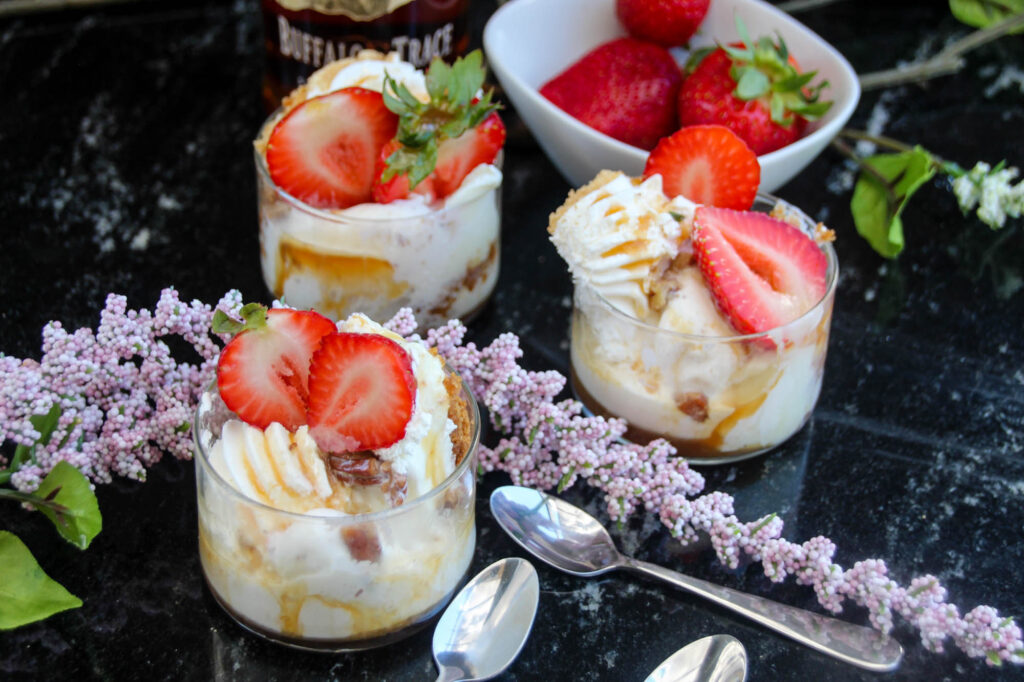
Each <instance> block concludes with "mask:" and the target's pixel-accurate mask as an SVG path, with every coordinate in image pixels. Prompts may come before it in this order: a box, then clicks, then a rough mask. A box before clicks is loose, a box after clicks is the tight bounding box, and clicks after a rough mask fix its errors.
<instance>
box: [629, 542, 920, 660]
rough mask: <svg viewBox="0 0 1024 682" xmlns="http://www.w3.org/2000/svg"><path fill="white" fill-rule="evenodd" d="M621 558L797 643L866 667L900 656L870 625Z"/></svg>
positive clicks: (891, 642)
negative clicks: (781, 602)
mask: <svg viewBox="0 0 1024 682" xmlns="http://www.w3.org/2000/svg"><path fill="white" fill-rule="evenodd" d="M624 559H625V561H624V563H623V564H622V565H623V567H625V568H627V569H629V570H632V571H634V572H636V573H640V574H642V575H646V576H649V577H653V578H660V579H662V580H664V581H665V582H667V583H670V584H672V585H674V586H676V587H678V588H679V589H681V590H685V591H687V592H690V593H693V594H696V595H699V596H701V597H705V598H707V599H710V600H711V601H713V602H714V603H716V604H718V605H719V606H723V607H725V608H727V609H730V610H732V611H735V612H736V613H740V614H742V615H744V616H746V617H747V618H750V619H751V620H753V621H755V622H757V623H760V624H761V625H764V626H765V627H768V628H771V629H772V630H775V631H776V632H778V633H780V634H783V635H785V636H787V637H789V638H791V639H794V640H796V641H797V642H800V643H801V644H804V645H806V646H809V647H811V648H812V649H816V650H818V651H820V652H822V653H823V654H828V655H829V656H832V657H834V658H838V659H839V660H841V661H845V662H847V663H850V664H852V665H855V666H858V667H860V668H864V669H865V670H872V671H875V672H884V671H887V670H894V669H895V668H896V666H898V665H899V664H900V659H901V658H902V657H903V647H902V646H900V644H899V642H897V641H896V640H894V639H893V638H891V637H889V636H887V635H883V634H882V633H880V632H878V631H876V630H872V629H871V628H867V627H864V626H861V625H854V624H853V623H847V622H846V621H842V620H839V619H837V618H831V617H829V616H823V615H820V614H817V613H812V612H810V611H805V610H804V609H798V608H795V607H793V606H787V605H786V604H780V603H778V602H775V601H772V600H771V599H765V598H764V597H757V596H755V595H752V594H747V593H745V592H738V591H737V590H733V589H730V588H728V587H722V586H721V585H715V584H713V583H709V582H707V581H704V580H699V579H697V578H692V577H690V576H688V575H683V574H682V573H677V572H676V571H673V570H671V569H668V568H665V567H663V566H658V565H656V564H649V563H647V562H646V561H639V560H637V559H632V558H629V557H625V558H624Z"/></svg>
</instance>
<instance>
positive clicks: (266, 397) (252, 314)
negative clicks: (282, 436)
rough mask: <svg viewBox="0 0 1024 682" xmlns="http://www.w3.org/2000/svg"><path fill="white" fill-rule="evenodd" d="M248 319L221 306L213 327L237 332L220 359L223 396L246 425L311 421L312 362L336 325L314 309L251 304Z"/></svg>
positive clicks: (288, 425) (244, 310) (290, 424)
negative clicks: (238, 317)
mask: <svg viewBox="0 0 1024 682" xmlns="http://www.w3.org/2000/svg"><path fill="white" fill-rule="evenodd" d="M241 315H242V318H243V319H244V322H239V321H237V320H233V319H231V318H229V317H228V316H227V315H225V314H224V312H223V311H220V310H218V311H217V313H216V314H215V316H214V318H213V331H215V332H217V333H224V334H234V337H233V338H232V339H231V341H230V342H229V343H228V344H227V345H226V346H225V347H224V350H223V351H221V354H220V359H219V360H218V361H217V388H218V389H219V391H220V397H221V400H223V401H224V404H225V405H227V406H228V408H229V409H231V410H232V411H233V412H234V413H235V414H237V415H238V416H239V417H240V418H241V419H242V420H243V421H244V422H246V423H247V424H252V425H253V426H256V427H258V428H261V429H265V428H266V427H268V426H269V425H270V424H271V422H278V423H279V424H281V425H282V426H284V427H285V428H287V429H294V428H296V427H298V426H300V425H301V424H305V423H306V409H307V407H308V404H309V371H310V370H309V363H310V360H311V359H312V357H313V353H314V352H315V351H316V350H317V349H318V348H319V347H320V342H321V341H322V339H324V337H326V336H328V335H330V334H333V333H334V332H336V331H337V328H336V327H335V326H334V323H333V322H331V321H330V320H329V319H327V318H326V317H324V316H323V315H321V314H320V313H316V312H313V311H312V310H291V309H289V308H275V309H273V310H267V309H266V308H265V307H264V306H262V305H260V304H258V303H249V304H247V305H245V306H244V307H243V308H242V310H241Z"/></svg>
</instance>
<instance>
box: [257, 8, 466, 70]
mask: <svg viewBox="0 0 1024 682" xmlns="http://www.w3.org/2000/svg"><path fill="white" fill-rule="evenodd" d="M454 34H455V24H454V22H451V21H449V22H448V23H446V24H443V25H442V26H440V27H438V28H436V29H434V30H433V31H428V32H426V33H424V34H423V35H422V36H421V37H416V36H409V35H396V36H392V37H391V39H390V42H389V41H387V40H386V39H384V40H374V39H372V38H367V37H364V36H359V35H354V36H351V37H350V36H346V37H345V38H343V39H340V40H332V39H331V38H323V37H321V36H318V35H314V34H312V33H309V32H307V31H303V30H302V29H301V28H298V27H296V26H294V25H292V24H291V23H290V22H289V21H288V19H287V18H285V17H283V16H280V15H279V16H278V17H277V44H278V49H279V51H280V54H281V56H282V57H284V58H286V59H292V60H294V61H296V62H299V63H301V64H305V65H306V66H311V67H313V68H314V69H318V68H320V67H321V66H323V65H324V64H327V63H329V62H333V61H334V60H336V59H342V58H344V57H354V56H355V55H356V54H357V53H359V51H360V50H363V49H367V48H373V49H376V50H379V51H381V52H397V53H398V55H399V57H401V58H402V60H404V61H407V62H409V63H411V64H413V65H414V66H416V67H418V68H422V67H424V66H426V65H427V64H429V63H430V61H431V60H432V59H433V58H434V57H441V58H447V57H450V56H451V55H452V51H453V49H454V40H453V37H454Z"/></svg>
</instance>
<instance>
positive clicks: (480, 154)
mask: <svg viewBox="0 0 1024 682" xmlns="http://www.w3.org/2000/svg"><path fill="white" fill-rule="evenodd" d="M504 144H505V124H504V123H502V122H501V118H500V117H499V116H498V114H497V113H496V112H492V113H491V114H489V115H488V116H487V118H485V119H484V120H483V121H481V122H480V124H479V125H477V126H476V127H475V128H470V129H469V130H467V131H466V132H464V133H463V134H462V135H459V136H458V137H456V138H455V139H451V140H443V141H442V142H441V144H440V145H438V149H437V167H436V168H435V169H434V188H435V189H436V190H437V194H438V196H439V197H446V196H449V195H451V194H452V193H453V192H454V191H455V190H457V189H458V188H459V187H460V186H461V185H462V181H463V180H465V179H466V176H467V175H469V174H470V173H471V172H472V171H473V169H474V168H476V167H477V166H479V165H480V164H483V163H491V162H493V161H494V159H496V158H497V156H498V152H500V151H501V148H502V146H504Z"/></svg>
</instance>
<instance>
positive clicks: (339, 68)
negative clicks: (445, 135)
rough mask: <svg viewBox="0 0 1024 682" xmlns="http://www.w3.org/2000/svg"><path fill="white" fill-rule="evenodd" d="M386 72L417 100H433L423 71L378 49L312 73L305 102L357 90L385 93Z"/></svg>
mask: <svg viewBox="0 0 1024 682" xmlns="http://www.w3.org/2000/svg"><path fill="white" fill-rule="evenodd" d="M385 73H386V74H387V75H388V76H390V77H391V79H392V80H394V81H396V82H398V83H402V84H403V85H405V87H406V88H408V89H409V92H411V93H412V95H413V96H414V97H416V99H419V100H421V101H424V102H428V101H430V94H429V93H428V91H427V81H426V77H425V76H424V74H423V72H422V71H420V70H419V69H417V68H416V67H415V66H413V65H412V64H410V63H409V62H405V61H402V58H401V57H400V56H399V55H398V53H397V52H389V53H388V54H383V53H381V52H377V51H376V50H363V51H361V52H359V54H357V55H356V56H355V57H349V58H347V59H340V60H338V61H336V62H332V63H330V64H328V65H327V66H325V67H323V68H322V69H320V70H318V71H317V72H316V73H314V74H312V75H311V76H310V77H309V81H308V82H307V83H306V91H305V99H309V98H312V97H319V96H320V95H326V94H327V93H329V92H334V91H335V90H341V89H342V88H353V87H360V88H366V89H368V90H375V91H377V92H383V90H384V75H385Z"/></svg>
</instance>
